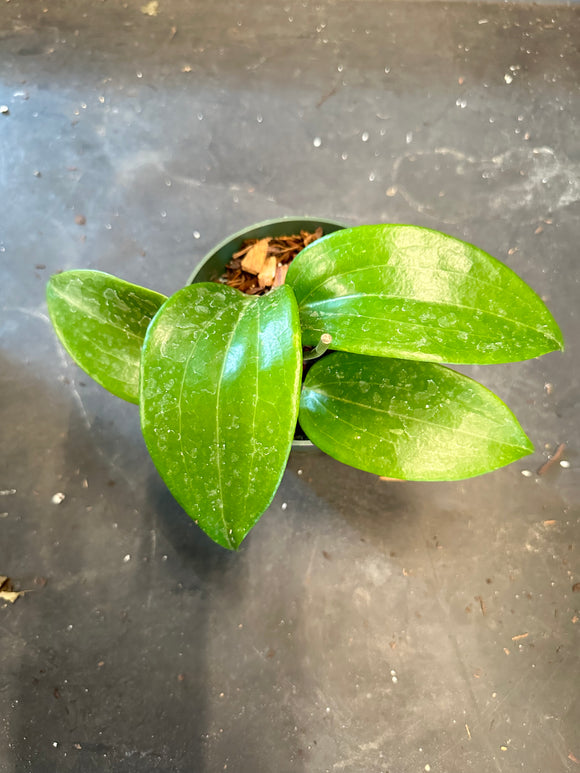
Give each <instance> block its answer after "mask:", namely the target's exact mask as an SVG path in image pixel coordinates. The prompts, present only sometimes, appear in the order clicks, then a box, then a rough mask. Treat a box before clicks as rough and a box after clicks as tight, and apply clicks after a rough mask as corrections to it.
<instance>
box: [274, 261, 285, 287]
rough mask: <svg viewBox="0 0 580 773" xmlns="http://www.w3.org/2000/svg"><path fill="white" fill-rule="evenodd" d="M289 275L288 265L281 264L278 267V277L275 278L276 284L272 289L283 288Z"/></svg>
mask: <svg viewBox="0 0 580 773" xmlns="http://www.w3.org/2000/svg"><path fill="white" fill-rule="evenodd" d="M287 273H288V264H286V265H284V264H283V263H279V264H278V265H277V266H276V276H275V277H274V284H273V285H272V287H281V286H282V285H283V284H284V282H285V281H286V274H287Z"/></svg>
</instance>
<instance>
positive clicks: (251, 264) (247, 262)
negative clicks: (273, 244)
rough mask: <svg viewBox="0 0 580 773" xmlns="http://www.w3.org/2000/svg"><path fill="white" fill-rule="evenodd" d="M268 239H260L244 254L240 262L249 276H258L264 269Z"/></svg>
mask: <svg viewBox="0 0 580 773" xmlns="http://www.w3.org/2000/svg"><path fill="white" fill-rule="evenodd" d="M269 244H270V239H260V241H258V242H256V244H254V245H252V247H251V248H250V249H249V250H248V252H247V253H246V256H245V257H244V259H243V260H242V268H243V269H244V271H247V272H248V273H249V274H260V272H261V271H262V269H263V268H264V263H265V262H266V257H267V255H268V245H269Z"/></svg>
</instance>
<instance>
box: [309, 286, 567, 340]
mask: <svg viewBox="0 0 580 773" xmlns="http://www.w3.org/2000/svg"><path fill="white" fill-rule="evenodd" d="M351 298H381V299H384V300H391V299H395V300H406V301H408V302H409V303H427V304H429V305H430V306H446V307H451V308H452V309H464V310H466V311H471V312H473V311H477V312H479V313H481V314H483V315H489V316H491V317H496V318H497V319H501V320H503V321H504V322H509V323H512V324H514V325H516V326H518V327H522V328H526V329H528V330H532V331H533V332H534V333H536V334H537V335H540V336H542V337H543V338H547V339H549V340H552V341H554V342H558V339H557V338H555V337H554V336H553V335H549V334H547V333H545V332H543V331H541V330H539V329H538V328H537V327H533V326H532V325H528V324H527V323H525V322H520V321H519V320H517V319H512V318H511V317H506V316H503V315H501V314H497V313H496V312H493V311H488V310H487V309H482V308H478V307H477V306H466V305H464V304H461V303H455V302H449V301H422V300H419V299H417V298H409V296H403V295H382V294H381V293H352V294H350V295H340V296H335V297H333V298H323V299H321V300H319V301H312V302H311V303H309V304H307V306H308V307H309V308H311V307H312V306H317V305H319V304H323V303H336V302H338V301H342V300H350V299H351ZM302 303H303V302H301V304H300V305H301V307H302ZM322 313H323V314H326V315H327V316H354V317H357V318H361V319H374V320H377V321H378V322H381V321H384V320H388V321H390V322H394V321H395V320H393V318H392V317H384V318H383V317H371V316H368V315H366V314H361V313H360V312H356V313H352V314H349V313H348V312H344V311H341V312H322ZM396 321H397V322H399V323H400V324H401V325H412V326H413V327H423V328H427V329H429V330H432V329H437V330H444V331H448V330H449V331H450V332H453V331H457V332H466V333H467V334H468V335H475V336H477V337H478V338H485V336H483V335H481V334H480V333H477V332H473V331H469V332H467V331H461V330H460V329H459V328H444V327H443V328H440V327H437V326H436V325H426V324H424V323H421V322H408V321H406V320H404V319H403V320H396Z"/></svg>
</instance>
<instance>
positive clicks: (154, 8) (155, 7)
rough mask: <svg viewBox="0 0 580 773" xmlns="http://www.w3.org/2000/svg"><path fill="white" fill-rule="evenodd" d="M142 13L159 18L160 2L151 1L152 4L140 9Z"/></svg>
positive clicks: (156, 0)
mask: <svg viewBox="0 0 580 773" xmlns="http://www.w3.org/2000/svg"><path fill="white" fill-rule="evenodd" d="M140 11H141V13H143V14H145V16H157V13H158V11H159V2H158V0H151V2H150V3H146V4H145V5H142V6H141V8H140Z"/></svg>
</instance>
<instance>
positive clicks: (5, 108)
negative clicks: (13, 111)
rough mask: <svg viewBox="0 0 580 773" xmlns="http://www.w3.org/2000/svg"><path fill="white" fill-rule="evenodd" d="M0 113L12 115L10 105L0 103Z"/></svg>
mask: <svg viewBox="0 0 580 773" xmlns="http://www.w3.org/2000/svg"><path fill="white" fill-rule="evenodd" d="M0 113H2V115H10V110H9V109H8V105H0Z"/></svg>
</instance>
